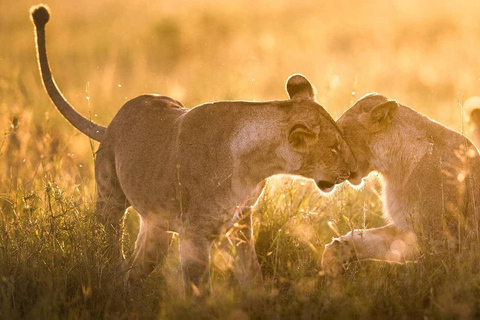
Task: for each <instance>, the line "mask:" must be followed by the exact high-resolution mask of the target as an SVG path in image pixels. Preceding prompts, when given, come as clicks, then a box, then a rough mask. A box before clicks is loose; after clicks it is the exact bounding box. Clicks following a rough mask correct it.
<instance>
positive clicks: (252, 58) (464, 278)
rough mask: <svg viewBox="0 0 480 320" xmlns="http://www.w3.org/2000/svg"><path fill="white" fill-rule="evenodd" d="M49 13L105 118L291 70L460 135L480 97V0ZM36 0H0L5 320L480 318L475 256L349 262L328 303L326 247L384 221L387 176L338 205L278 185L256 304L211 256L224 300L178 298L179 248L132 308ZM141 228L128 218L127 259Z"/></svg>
mask: <svg viewBox="0 0 480 320" xmlns="http://www.w3.org/2000/svg"><path fill="white" fill-rule="evenodd" d="M46 2H47V4H48V5H49V6H50V8H51V9H52V12H53V15H52V20H51V22H50V23H49V24H48V26H47V47H48V48H49V56H50V59H51V64H52V69H53V73H54V76H55V78H56V80H57V83H58V84H59V86H60V87H61V89H62V91H63V92H64V94H65V95H66V97H67V98H68V99H69V100H70V101H71V102H72V104H73V105H74V106H75V107H76V108H77V109H78V110H80V111H81V112H82V113H83V114H85V115H90V116H91V117H92V119H95V121H97V122H99V123H101V124H108V122H109V120H110V119H111V118H112V117H113V115H114V114H115V112H116V111H117V110H118V109H119V108H120V107H121V105H122V104H123V103H124V102H125V101H126V100H128V99H130V98H133V97H135V96H137V95H140V94H142V93H149V92H155V93H160V94H164V95H168V96H171V97H173V98H175V99H178V100H180V101H182V103H184V104H185V105H186V106H187V107H193V106H195V105H197V104H199V103H203V102H209V101H214V100H220V99H244V100H268V99H283V98H285V97H286V94H285V92H284V82H285V80H286V79H287V77H288V76H289V75H290V74H292V73H297V72H300V73H303V74H305V75H306V76H307V77H308V78H309V79H310V80H311V82H312V83H313V84H315V85H316V88H317V91H318V95H317V99H318V101H319V102H320V103H321V104H322V105H324V106H325V108H326V109H327V110H328V111H329V112H330V113H331V114H332V115H333V116H334V117H335V118H336V117H338V116H339V115H340V114H341V113H342V112H343V111H344V110H345V109H346V108H348V106H350V105H351V103H352V102H353V101H355V100H356V99H357V98H359V97H360V96H362V95H363V94H365V93H367V92H371V91H378V92H382V93H383V94H386V95H388V96H390V97H392V98H396V99H398V100H399V101H401V102H403V103H405V104H407V105H409V106H412V107H413V108H415V109H416V110H418V111H420V112H422V113H425V114H427V115H429V116H431V117H432V118H434V119H435V120H438V121H440V122H442V123H444V124H447V125H449V126H451V127H453V128H455V129H457V130H460V129H461V128H462V121H461V110H460V107H459V106H458V104H457V102H458V101H463V100H465V99H466V98H468V97H471V96H475V95H480V94H479V78H480V62H479V59H478V54H479V52H480V37H479V36H478V35H479V34H480V20H479V19H478V16H479V15H480V3H478V2H477V1H456V2H452V1H423V2H421V3H419V2H417V1H410V0H408V1H393V0H387V1H383V2H379V1H373V0H365V1H357V2H352V1H343V0H341V1H319V2H315V3H314V2H309V1H287V0H281V1H276V2H274V3H272V2H270V1H250V0H249V1H236V0H235V1H229V2H221V3H220V2H215V1H202V2H200V1H199V2H194V1H190V0H180V1H174V2H172V1H170V2H166V1H165V2H156V3H153V2H151V1H142V0H139V1H125V0H120V1H91V0H84V1H78V2H69V3H66V2H65V1H59V0H57V1H46ZM33 4H36V2H33V1H25V0H18V1H15V2H8V1H6V0H0V9H1V12H2V17H1V18H0V43H2V45H1V46H0V112H1V114H2V115H3V117H2V120H1V121H0V132H2V133H4V134H3V136H2V137H1V138H0V181H1V185H0V214H1V215H0V318H5V319H15V318H35V319H37V318H46V319H47V318H48V319H50V318H74V319H75V318H143V317H147V318H157V317H159V318H186V317H192V316H193V315H195V316H197V317H200V318H222V319H224V318H230V319H241V318H242V317H243V318H247V317H252V318H255V317H264V318H278V317H280V318H304V319H309V318H318V317H322V318H385V317H387V316H388V317H395V318H422V317H423V318H425V317H426V318H462V317H463V318H474V317H478V316H479V314H480V307H479V301H480V300H479V297H480V293H479V288H480V286H479V285H480V270H479V264H478V261H479V256H480V250H472V251H471V252H460V253H458V254H455V255H451V256H424V257H422V259H421V260H420V261H419V263H417V264H409V265H389V264H377V263H371V262H361V263H360V262H359V263H354V264H352V265H351V266H350V267H349V269H348V271H347V274H346V282H345V288H344V290H343V291H342V292H341V293H340V294H333V293H332V288H330V287H329V286H328V285H327V283H326V279H325V278H324V277H323V275H322V274H321V270H320V266H319V259H320V257H321V254H322V251H323V246H324V245H325V244H326V243H328V242H329V241H330V240H331V238H332V236H336V235H338V234H344V233H345V232H347V231H348V230H350V229H351V228H355V227H364V226H366V227H375V226H380V225H382V224H383V221H382V218H381V214H382V209H381V201H380V199H379V196H378V193H379V192H380V190H381V188H380V183H379V182H378V181H377V180H376V179H371V181H369V182H368V183H367V184H366V186H365V187H364V188H363V189H361V190H352V189H351V188H349V187H348V186H346V185H345V186H340V187H338V188H337V191H336V192H335V194H333V195H328V196H324V195H319V194H318V193H317V192H316V191H315V190H314V189H313V188H312V187H311V186H309V185H308V183H306V182H305V181H302V180H289V179H280V180H278V179H277V180H272V181H271V182H270V184H269V188H270V192H269V193H267V195H266V196H265V197H264V199H262V200H261V201H260V203H259V205H258V207H257V208H256V211H255V215H254V222H255V234H256V249H257V252H258V256H259V259H260V263H261V266H262V271H263V274H264V277H265V282H266V289H267V290H266V294H265V295H263V296H262V297H258V296H257V295H256V293H255V292H250V293H247V294H245V293H242V292H241V291H240V289H239V287H238V285H237V284H236V282H235V280H234V279H233V277H232V275H231V272H230V271H229V270H228V268H226V263H225V261H224V260H222V257H221V256H219V255H218V254H217V253H215V254H214V256H213V259H212V260H213V265H212V270H213V272H212V284H213V287H212V294H211V295H210V296H209V297H207V298H205V301H203V302H202V303H198V301H192V300H183V299H180V296H181V288H180V287H179V283H181V275H180V271H179V258H178V252H177V247H176V244H177V239H174V240H173V242H172V245H171V249H170V251H171V254H170V255H169V258H168V260H167V262H166V263H165V265H164V266H163V267H162V268H157V270H156V271H155V272H154V274H153V275H152V276H151V277H150V278H149V279H148V280H147V281H146V283H145V288H144V290H143V292H142V294H141V296H140V297H135V299H133V300H132V299H129V298H128V297H126V296H125V292H124V290H123V287H122V286H121V284H117V283H115V282H113V281H112V279H113V276H114V273H115V270H113V269H112V267H111V266H110V265H109V264H108V263H107V258H106V254H105V250H106V249H107V246H106V243H105V237H104V234H103V230H102V228H101V226H100V225H98V224H97V222H96V221H95V220H94V218H93V214H92V212H93V207H94V200H95V199H94V194H95V192H94V191H95V189H94V180H93V161H92V159H93V153H92V146H91V144H90V141H88V139H87V138H86V137H84V136H83V135H81V134H79V133H78V132H76V131H75V129H74V128H73V127H71V126H70V125H69V124H68V123H67V122H66V121H65V120H64V119H63V118H62V117H61V116H60V115H59V114H58V113H57V112H56V111H55V110H54V107H53V106H52V104H51V103H50V101H49V99H48V97H47V95H46V94H45V92H44V90H43V87H42V84H41V82H40V78H39V75H38V70H37V66H36V60H35V59H36V58H35V51H34V41H33V28H32V24H31V23H30V21H29V18H28V9H29V7H30V6H31V5H33ZM93 147H95V146H93ZM93 150H94V149H93ZM137 228H138V220H137V219H136V216H135V213H134V212H133V211H131V212H130V213H128V214H127V218H126V224H125V237H124V245H125V252H126V254H127V255H128V254H129V253H131V250H132V245H133V241H134V238H135V233H136V230H137ZM259 301H260V302H259ZM259 304H260V306H259Z"/></svg>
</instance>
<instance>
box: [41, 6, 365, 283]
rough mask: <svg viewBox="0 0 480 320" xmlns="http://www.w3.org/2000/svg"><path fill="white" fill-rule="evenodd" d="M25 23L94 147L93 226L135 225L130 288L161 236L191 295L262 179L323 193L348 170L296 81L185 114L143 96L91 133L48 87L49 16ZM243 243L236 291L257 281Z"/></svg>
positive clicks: (150, 263) (344, 152) (332, 126)
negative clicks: (173, 250)
mask: <svg viewBox="0 0 480 320" xmlns="http://www.w3.org/2000/svg"><path fill="white" fill-rule="evenodd" d="M32 17H33V21H34V23H35V26H36V34H37V49H38V58H39V63H40V68H41V74H42V77H43V81H44V84H45V87H46V89H47V91H48V94H49V95H50V97H51V99H52V100H53V102H54V103H55V105H56V106H57V108H58V109H59V111H60V112H61V113H62V114H63V115H64V116H65V117H66V118H67V120H69V121H70V122H71V123H72V124H73V125H74V126H75V127H76V128H77V129H79V130H80V131H81V132H83V133H85V134H86V135H88V136H89V137H90V138H92V139H94V140H97V141H100V147H99V149H98V151H97V156H96V161H95V176H96V182H97V190H98V191H97V192H98V193H97V207H96V213H97V215H98V217H99V218H100V220H101V221H102V222H103V223H104V224H105V225H106V226H107V228H113V229H114V230H118V227H119V223H120V218H121V217H122V215H123V214H124V212H125V209H126V208H127V207H129V206H133V207H134V208H135V209H136V210H137V211H138V212H139V213H140V215H141V225H140V232H139V235H138V238H137V241H136V243H135V251H134V253H133V257H132V260H131V268H130V269H129V272H128V280H129V281H130V282H135V281H137V280H140V279H142V278H144V277H146V276H147V275H148V274H149V273H150V272H151V271H152V270H153V268H154V267H155V265H156V264H157V263H158V262H160V261H161V260H162V259H163V257H164V256H165V254H166V252H167V249H168V243H169V235H170V233H169V232H168V231H175V232H178V233H179V235H180V254H181V260H182V266H183V272H184V277H185V279H186V280H187V281H189V282H187V283H190V282H191V283H193V284H195V285H196V286H197V287H198V286H199V285H200V284H201V283H202V282H203V281H202V280H204V279H205V278H206V275H208V265H209V259H210V248H211V244H212V241H213V240H214V239H215V237H216V236H217V235H219V234H220V233H221V232H222V230H224V229H225V228H226V227H229V226H231V225H233V223H234V222H235V219H237V218H238V216H240V215H241V213H242V208H248V206H250V205H252V204H253V203H254V202H255V200H256V199H257V198H258V196H259V194H260V192H261V190H262V186H263V185H262V182H263V181H264V180H265V179H266V178H268V177H269V176H272V175H274V174H279V173H287V174H296V175H301V176H304V177H308V178H312V179H314V180H315V181H316V182H317V184H318V186H319V187H320V188H324V189H329V188H331V187H332V186H333V185H334V184H335V183H339V182H342V181H343V180H345V179H347V178H348V177H349V175H350V171H351V170H355V166H356V162H355V159H354V157H353V156H352V154H351V152H350V150H349V148H348V146H347V145H346V143H345V142H344V140H343V139H342V137H341V136H340V131H339V129H338V127H337V125H336V123H335V121H333V119H332V118H331V117H330V115H329V114H328V113H327V112H326V111H325V110H324V109H323V108H322V107H321V106H320V105H319V104H317V103H316V102H315V101H314V90H313V88H312V86H311V85H310V83H309V82H308V81H307V79H306V78H305V77H303V76H300V75H295V76H292V77H290V78H289V79H288V82H287V91H288V94H289V96H290V100H282V101H269V102H262V103H253V102H240V101H235V102H234V101H222V102H216V103H210V104H205V105H201V106H198V107H195V108H193V109H192V110H187V109H185V108H184V107H183V106H182V105H181V104H180V103H179V102H178V101H175V100H173V99H171V98H168V97H164V96H159V95H143V96H139V97H137V98H135V99H132V100H130V101H129V102H127V103H126V104H125V105H124V106H123V107H122V108H121V110H120V111H119V112H118V113H117V115H116V116H115V117H114V119H113V120H112V122H111V123H110V125H109V126H108V127H107V128H105V127H102V126H99V125H97V124H94V123H92V122H91V121H89V120H88V119H86V118H84V117H82V116H81V115H80V114H78V113H77V112H76V111H75V110H74V109H73V108H72V107H71V106H70V105H69V104H68V102H67V101H66V100H65V99H64V98H63V97H62V95H61V93H60V92H59V90H58V88H57V87H56V85H55V83H54V82H53V79H52V76H51V73H50V69H49V66H48V61H47V56H46V49H45V24H46V23H47V22H48V20H49V12H48V10H47V8H46V7H45V6H38V7H36V8H33V9H32ZM250 233H251V232H246V235H247V237H248V241H247V243H244V244H241V245H239V246H238V247H237V248H236V252H237V257H238V259H239V260H240V261H237V263H236V265H237V266H241V268H239V270H236V271H235V272H236V275H237V277H238V278H239V280H240V281H241V282H242V284H248V283H249V282H251V281H258V280H260V279H261V273H260V270H259V266H258V261H257V259H256V255H255V250H254V246H253V245H252V243H251V239H250V236H249V235H250ZM238 259H237V260H238ZM187 288H190V286H187Z"/></svg>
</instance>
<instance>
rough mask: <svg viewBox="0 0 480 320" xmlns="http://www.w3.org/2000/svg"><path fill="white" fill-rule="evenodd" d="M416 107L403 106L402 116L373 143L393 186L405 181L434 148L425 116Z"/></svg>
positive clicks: (377, 161) (376, 160) (376, 163)
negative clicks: (427, 129) (410, 108)
mask: <svg viewBox="0 0 480 320" xmlns="http://www.w3.org/2000/svg"><path fill="white" fill-rule="evenodd" d="M412 111H413V110H409V109H406V108H402V109H401V110H399V111H398V113H399V114H398V120H397V121H395V122H393V123H392V124H391V126H390V127H389V128H388V131H386V132H385V133H384V134H383V135H382V136H381V137H379V138H378V139H377V140H376V141H374V143H373V144H372V148H371V151H372V154H373V159H374V160H373V165H374V167H375V168H376V169H377V170H378V171H379V172H380V173H381V174H382V175H383V176H384V179H385V181H386V183H388V184H389V185H391V186H397V187H401V186H402V185H404V184H405V182H406V181H408V180H409V179H410V176H411V173H412V172H413V170H414V169H415V167H416V166H417V165H418V163H419V162H420V161H421V159H422V158H423V156H424V155H425V154H426V153H427V152H428V150H430V149H431V139H430V138H429V137H428V134H427V131H426V127H425V119H424V117H422V116H420V115H418V114H417V113H415V112H414V111H413V112H412ZM417 115H418V117H417Z"/></svg>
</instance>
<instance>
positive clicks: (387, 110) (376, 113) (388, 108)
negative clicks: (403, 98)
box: [370, 100, 398, 125]
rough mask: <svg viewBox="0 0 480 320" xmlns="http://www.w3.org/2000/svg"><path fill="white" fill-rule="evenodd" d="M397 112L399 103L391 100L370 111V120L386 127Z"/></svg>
mask: <svg viewBox="0 0 480 320" xmlns="http://www.w3.org/2000/svg"><path fill="white" fill-rule="evenodd" d="M397 111H398V102H397V101H395V100H389V101H387V102H384V103H381V104H379V105H378V106H375V107H374V108H373V109H372V110H370V118H371V119H372V121H373V122H374V123H378V124H381V125H386V124H389V123H390V122H391V121H392V119H393V117H394V116H395V114H396V113H397Z"/></svg>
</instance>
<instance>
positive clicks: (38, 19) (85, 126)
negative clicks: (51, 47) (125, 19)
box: [30, 4, 106, 141]
mask: <svg viewBox="0 0 480 320" xmlns="http://www.w3.org/2000/svg"><path fill="white" fill-rule="evenodd" d="M30 15H31V18H32V20H33V23H34V24H35V34H36V40H37V41H36V44H37V55H38V64H39V66H40V73H41V75H42V79H43V84H44V85H45V89H46V90H47V92H48V95H49V96H50V99H52V101H53V103H54V104H55V106H56V107H57V109H58V110H59V111H60V113H61V114H63V116H64V117H65V118H67V120H68V121H69V122H70V123H71V124H72V125H73V126H75V128H77V129H78V130H80V131H81V132H83V133H84V134H86V135H87V136H89V137H90V138H91V139H93V140H96V141H102V139H103V137H104V135H105V130H106V128H105V127H103V126H100V125H98V124H96V123H94V122H92V121H90V120H89V119H87V118H85V117H84V116H82V115H81V114H80V113H78V112H77V111H76V110H75V109H74V108H73V107H72V106H71V105H70V104H69V103H68V101H67V100H66V99H65V98H64V97H63V95H62V93H61V92H60V90H59V89H58V87H57V85H56V84H55V81H54V80H53V77H52V73H51V71H50V66H49V64H48V59H47V49H46V47H45V25H46V24H47V22H48V20H49V19H50V12H49V9H48V7H47V6H46V5H43V4H40V5H38V6H33V7H32V8H31V9H30Z"/></svg>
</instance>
